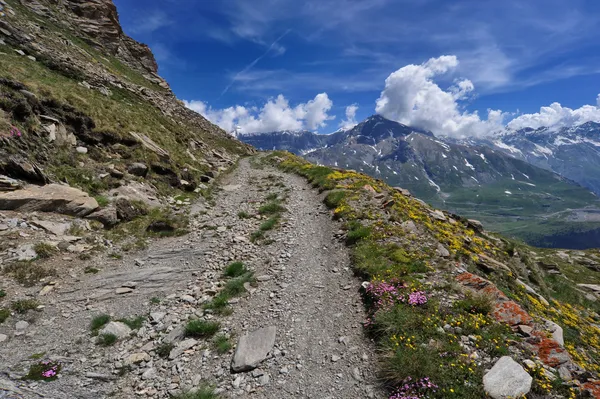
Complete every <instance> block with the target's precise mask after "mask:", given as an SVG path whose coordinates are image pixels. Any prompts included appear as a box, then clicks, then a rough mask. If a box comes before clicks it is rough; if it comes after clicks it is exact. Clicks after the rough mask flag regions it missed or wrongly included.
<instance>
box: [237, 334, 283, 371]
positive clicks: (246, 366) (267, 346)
mask: <svg viewBox="0 0 600 399" xmlns="http://www.w3.org/2000/svg"><path fill="white" fill-rule="evenodd" d="M276 331H277V330H276V328H275V327H274V326H270V327H265V328H261V329H259V330H256V331H253V332H252V333H250V334H246V335H243V336H242V337H240V340H239V341H238V344H237V347H236V350H235V355H234V356H233V361H232V362H231V369H232V370H233V371H234V372H241V371H249V370H253V369H255V368H256V367H257V366H258V365H259V364H260V363H261V362H262V361H263V360H265V359H266V358H267V356H268V355H269V353H270V352H271V350H273V346H274V345H275V334H276Z"/></svg>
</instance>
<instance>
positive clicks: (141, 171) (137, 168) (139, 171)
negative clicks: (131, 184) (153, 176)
mask: <svg viewBox="0 0 600 399" xmlns="http://www.w3.org/2000/svg"><path fill="white" fill-rule="evenodd" d="M127 171H128V172H129V173H131V174H132V175H135V176H140V177H145V176H146V175H147V174H148V166H146V165H145V164H143V163H141V162H136V163H132V164H131V165H129V166H128V167H127Z"/></svg>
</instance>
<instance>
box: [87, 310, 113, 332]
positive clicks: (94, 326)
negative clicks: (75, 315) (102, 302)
mask: <svg viewBox="0 0 600 399" xmlns="http://www.w3.org/2000/svg"><path fill="white" fill-rule="evenodd" d="M109 321H110V316H109V315H107V314H101V315H98V316H96V317H94V318H93V319H92V321H91V323H90V330H92V331H98V330H99V329H101V328H102V327H104V326H105V325H106V324H108V322H109Z"/></svg>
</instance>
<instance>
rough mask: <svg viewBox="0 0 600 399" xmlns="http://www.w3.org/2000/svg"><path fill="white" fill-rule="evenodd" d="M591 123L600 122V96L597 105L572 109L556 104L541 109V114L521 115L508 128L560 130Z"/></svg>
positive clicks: (599, 95)
mask: <svg viewBox="0 0 600 399" xmlns="http://www.w3.org/2000/svg"><path fill="white" fill-rule="evenodd" d="M590 121H593V122H600V94H598V97H597V98H596V105H584V106H582V107H581V108H577V109H571V108H567V107H563V106H562V105H560V104H559V103H557V102H555V103H552V104H550V106H547V107H541V108H540V112H537V113H533V114H524V115H520V116H518V117H517V118H515V119H513V120H512V121H510V122H509V123H508V125H507V126H508V127H509V128H510V129H514V130H518V129H523V128H526V127H531V128H534V129H537V128H540V127H548V128H550V129H558V128H561V127H570V126H577V125H581V124H582V123H585V122H590Z"/></svg>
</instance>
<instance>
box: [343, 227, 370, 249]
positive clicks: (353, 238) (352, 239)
mask: <svg viewBox="0 0 600 399" xmlns="http://www.w3.org/2000/svg"><path fill="white" fill-rule="evenodd" d="M348 227H349V228H350V230H349V231H348V235H347V236H346V244H347V245H354V244H356V243H357V242H359V241H360V240H364V239H365V238H367V237H369V235H370V234H371V228H370V227H366V226H363V225H362V224H360V222H356V221H352V222H351V223H349V226H348Z"/></svg>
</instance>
